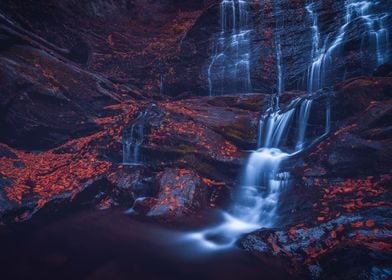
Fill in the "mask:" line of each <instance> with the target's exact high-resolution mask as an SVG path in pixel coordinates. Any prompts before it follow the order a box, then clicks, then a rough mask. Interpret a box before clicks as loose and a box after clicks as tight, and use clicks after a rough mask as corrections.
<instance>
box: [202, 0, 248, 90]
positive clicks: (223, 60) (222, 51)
mask: <svg viewBox="0 0 392 280" xmlns="http://www.w3.org/2000/svg"><path fill="white" fill-rule="evenodd" d="M220 29H221V31H220V33H219V34H218V36H217V38H216V39H215V42H214V47H213V54H212V56H211V62H210V65H209V66H208V73H207V74H208V83H209V93H210V96H213V95H222V94H228V93H249V92H250V91H251V89H252V86H251V79H250V61H251V47H250V45H251V30H250V29H249V3H248V1H245V0H223V1H221V3H220Z"/></svg>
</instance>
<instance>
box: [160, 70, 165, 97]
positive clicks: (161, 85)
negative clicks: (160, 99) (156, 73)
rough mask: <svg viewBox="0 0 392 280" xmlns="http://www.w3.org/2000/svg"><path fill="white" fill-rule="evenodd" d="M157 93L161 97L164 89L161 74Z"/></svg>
mask: <svg viewBox="0 0 392 280" xmlns="http://www.w3.org/2000/svg"><path fill="white" fill-rule="evenodd" d="M159 93H160V94H161V95H163V94H164V88H163V74H161V77H160V80H159Z"/></svg>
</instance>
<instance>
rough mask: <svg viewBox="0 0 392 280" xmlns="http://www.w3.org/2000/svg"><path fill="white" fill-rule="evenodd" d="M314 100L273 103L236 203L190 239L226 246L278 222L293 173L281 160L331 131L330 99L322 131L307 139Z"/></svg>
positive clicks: (262, 120) (215, 246)
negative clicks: (214, 223)
mask: <svg viewBox="0 0 392 280" xmlns="http://www.w3.org/2000/svg"><path fill="white" fill-rule="evenodd" d="M313 102H314V101H313V100H312V99H310V97H308V98H295V99H294V100H293V101H292V102H291V103H290V104H289V105H288V106H287V107H286V108H285V109H284V110H283V109H276V108H277V107H276V106H271V107H270V108H269V109H268V110H267V111H266V113H265V114H264V115H263V116H261V118H260V121H259V126H258V149H257V150H256V151H253V152H252V153H251V155H250V156H249V158H248V160H247V163H246V166H245V168H244V172H243V176H242V180H241V185H240V187H239V188H238V189H237V192H236V194H235V204H234V205H233V207H232V209H231V210H230V211H229V213H226V212H225V213H224V214H223V219H224V222H223V223H221V224H220V225H218V226H216V227H212V228H209V229H206V230H204V231H202V232H197V233H192V234H189V235H188V236H187V238H188V239H192V240H197V241H198V242H199V244H201V245H203V248H207V249H214V250H216V249H225V248H229V247H231V246H232V245H233V244H234V243H235V241H236V240H237V239H238V238H239V236H241V235H242V234H244V233H247V232H250V231H252V230H255V229H258V228H261V227H273V226H275V225H276V222H277V221H278V215H277V208H278V204H279V197H280V194H281V192H282V191H283V190H284V189H285V187H286V186H288V184H289V180H290V173H289V172H286V171H283V170H281V165H282V163H283V162H284V161H285V160H286V159H288V158H290V157H291V156H293V155H296V154H298V153H300V152H301V151H302V150H303V149H305V147H306V145H312V144H313V143H315V142H316V141H319V140H320V139H321V138H322V137H324V136H325V135H326V134H328V133H329V127H330V123H329V122H330V108H329V105H328V104H329V103H328V102H327V104H326V123H325V128H324V130H323V131H322V133H323V134H322V135H321V136H318V137H316V138H315V139H307V137H306V131H307V126H308V120H309V116H310V113H311V108H312V103H313ZM272 105H273V104H272ZM294 132H296V133H294ZM289 134H290V135H294V137H295V138H296V139H294V143H290V141H288V140H290V139H288V137H287V136H288V135H289ZM312 138H314V137H312ZM291 142H293V141H291Z"/></svg>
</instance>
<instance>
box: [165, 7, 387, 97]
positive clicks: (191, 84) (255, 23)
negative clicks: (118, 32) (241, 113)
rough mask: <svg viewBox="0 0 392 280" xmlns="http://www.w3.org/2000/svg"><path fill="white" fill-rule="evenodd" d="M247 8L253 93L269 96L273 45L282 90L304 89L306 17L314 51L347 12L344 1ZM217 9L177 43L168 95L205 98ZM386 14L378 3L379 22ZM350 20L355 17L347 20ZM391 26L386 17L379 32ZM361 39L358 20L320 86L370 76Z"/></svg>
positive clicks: (327, 43) (369, 53) (371, 62)
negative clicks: (315, 44) (315, 29)
mask: <svg viewBox="0 0 392 280" xmlns="http://www.w3.org/2000/svg"><path fill="white" fill-rule="evenodd" d="M249 2H250V3H251V24H250V29H251V30H252V44H251V45H252V49H251V51H250V56H251V58H252V59H251V60H252V63H251V68H252V70H251V74H252V77H251V80H252V86H253V91H254V92H267V93H270V92H271V90H272V88H276V84H277V77H278V67H277V64H278V58H277V54H278V50H277V44H280V45H281V57H280V60H281V64H282V71H283V74H284V81H283V83H284V85H285V88H286V90H295V89H301V90H305V89H307V81H306V80H307V78H306V77H307V75H308V69H309V66H310V65H311V63H312V54H311V53H312V44H313V39H314V38H312V36H313V34H312V32H313V30H312V26H313V20H314V19H313V18H312V13H313V14H314V15H315V16H316V17H317V26H318V29H319V36H320V37H319V47H320V49H322V48H323V47H325V48H330V47H331V46H332V45H333V41H334V40H336V38H338V37H339V30H340V29H341V28H342V25H344V20H345V16H346V12H347V11H348V10H350V9H351V10H352V9H353V8H352V7H351V8H347V7H346V6H345V2H347V1H343V0H339V1H317V0H316V1H311V2H309V1H302V0H300V1H292V0H284V1H275V0H267V1H249ZM310 3H313V4H312V7H313V9H312V10H309V8H307V7H308V5H309V4H310ZM369 3H370V2H369ZM219 8H220V7H219V3H216V4H214V5H212V6H210V7H209V8H208V9H207V10H206V11H205V12H204V13H203V14H201V16H200V17H199V18H198V19H197V20H196V22H195V23H194V24H193V26H192V27H191V29H190V30H189V31H188V32H187V33H186V36H185V37H184V38H183V40H182V41H181V45H180V51H179V58H178V61H177V62H174V65H175V66H174V69H173V70H174V71H173V72H170V73H169V74H168V77H167V79H168V81H167V83H168V85H167V86H168V88H169V89H171V92H176V91H185V89H184V88H185V87H186V88H187V89H188V90H189V91H194V92H195V93H200V94H206V93H207V92H208V82H207V68H208V65H209V63H210V62H211V53H212V52H213V50H212V47H213V41H214V38H215V35H216V33H218V32H219V21H218V19H219ZM391 8H392V6H391V3H388V1H380V2H379V3H378V4H377V5H376V7H374V10H373V11H374V13H375V14H378V15H380V17H383V14H382V11H387V10H390V9H391ZM311 11H312V13H311ZM354 16H358V14H355V13H353V15H351V17H354ZM391 25H392V19H391V17H390V16H389V15H387V16H386V18H385V27H386V28H387V29H386V32H387V33H389V34H391V32H392V31H391V30H392V28H391ZM367 34H368V33H367V31H366V24H362V23H361V19H358V20H355V21H353V22H351V23H350V24H348V25H347V27H346V28H345V35H344V40H343V42H344V43H343V44H342V45H341V46H340V51H339V52H336V53H335V54H334V55H333V57H332V60H333V62H332V64H333V66H331V67H330V68H329V69H328V70H327V71H328V74H327V76H329V77H331V78H330V79H328V81H326V82H325V85H326V86H332V85H333V84H334V83H336V82H337V81H342V80H343V79H347V78H351V77H356V76H360V75H363V74H369V73H372V72H374V71H375V70H376V68H377V63H376V62H375V60H376V58H375V56H376V53H375V52H374V51H373V47H370V48H368V49H367V48H364V47H363V42H364V40H365V41H366V40H368V37H367V36H368V35H367ZM390 37H391V35H390ZM337 49H338V48H337ZM365 53H366V54H365ZM190 77H192V78H190ZM342 77H343V78H342ZM172 94H173V93H172Z"/></svg>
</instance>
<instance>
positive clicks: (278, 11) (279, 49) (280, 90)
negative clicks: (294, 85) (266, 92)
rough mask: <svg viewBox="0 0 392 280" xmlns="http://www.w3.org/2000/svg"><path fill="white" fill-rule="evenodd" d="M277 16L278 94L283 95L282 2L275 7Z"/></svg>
mask: <svg viewBox="0 0 392 280" xmlns="http://www.w3.org/2000/svg"><path fill="white" fill-rule="evenodd" d="M275 18H276V28H275V49H276V67H277V70H278V71H277V72H278V78H277V80H278V85H277V92H276V94H277V95H281V94H282V93H283V91H284V73H283V58H282V46H281V37H282V29H283V28H284V20H283V19H284V13H283V12H282V9H281V6H280V3H277V4H276V7H275Z"/></svg>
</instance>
